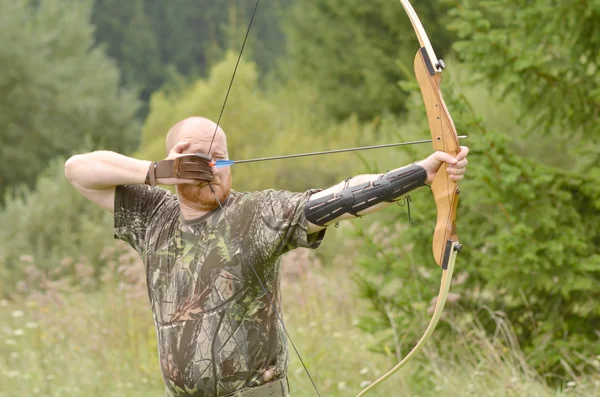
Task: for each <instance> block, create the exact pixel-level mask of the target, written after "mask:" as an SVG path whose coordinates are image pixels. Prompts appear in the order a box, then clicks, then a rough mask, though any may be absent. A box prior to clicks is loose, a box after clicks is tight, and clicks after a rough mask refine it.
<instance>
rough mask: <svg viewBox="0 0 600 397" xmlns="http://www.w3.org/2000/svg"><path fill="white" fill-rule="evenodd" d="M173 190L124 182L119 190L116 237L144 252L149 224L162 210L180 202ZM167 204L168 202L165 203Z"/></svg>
mask: <svg viewBox="0 0 600 397" xmlns="http://www.w3.org/2000/svg"><path fill="white" fill-rule="evenodd" d="M174 197H175V196H174V195H173V193H171V192H169V191H168V190H166V189H163V188H160V187H150V186H146V185H120V186H117V188H116V190H115V212H114V237H115V238H116V239H120V240H124V241H126V242H127V243H128V244H129V245H130V246H131V247H132V248H133V249H135V250H136V251H137V252H138V253H139V254H140V255H142V254H143V253H144V250H145V246H146V236H147V229H148V225H149V224H150V223H151V221H152V220H153V218H156V216H157V214H158V212H159V209H160V210H163V209H165V208H168V207H169V205H168V204H169V203H171V206H172V205H173V204H175V205H176V202H175V200H174ZM165 204H167V205H165Z"/></svg>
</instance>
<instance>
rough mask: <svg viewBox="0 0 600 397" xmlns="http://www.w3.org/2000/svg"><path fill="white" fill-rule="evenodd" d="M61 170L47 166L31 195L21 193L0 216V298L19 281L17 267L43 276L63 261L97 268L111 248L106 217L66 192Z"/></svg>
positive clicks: (59, 162)
mask: <svg viewBox="0 0 600 397" xmlns="http://www.w3.org/2000/svg"><path fill="white" fill-rule="evenodd" d="M63 167H64V160H61V159H60V158H57V159H55V160H53V161H52V163H51V165H50V166H49V167H48V169H47V170H46V171H45V172H44V173H42V174H41V175H40V176H39V178H38V181H37V183H36V185H35V189H34V190H32V189H29V188H26V187H23V188H22V189H21V190H19V191H18V192H16V193H14V194H13V195H10V196H8V197H7V198H6V204H5V206H4V208H2V210H0V225H2V228H0V282H1V283H4V284H5V285H4V286H2V285H1V284H0V296H1V295H5V294H7V293H9V292H11V291H13V290H14V287H15V285H16V282H17V281H20V280H21V279H22V278H23V275H24V271H25V269H24V266H22V264H23V263H27V262H33V263H35V264H36V267H37V268H39V269H40V270H43V271H45V270H49V269H53V268H57V267H58V266H59V264H60V263H61V261H62V260H63V259H65V258H84V260H85V262H86V263H89V264H91V265H92V266H94V267H95V268H98V267H99V266H100V264H101V263H102V262H101V259H100V253H101V252H102V250H103V249H104V248H105V247H106V246H110V245H111V244H112V243H113V239H112V235H111V233H110V230H111V227H112V217H111V216H110V214H108V213H106V211H104V210H102V209H100V208H99V207H97V206H95V205H93V204H92V203H90V202H89V201H88V200H87V199H85V198H84V197H83V196H81V194H80V193H79V192H77V191H76V190H75V189H74V188H73V187H72V186H71V184H70V183H69V181H68V180H67V178H65V177H64V171H63ZM26 258H28V259H27V260H25V259H26Z"/></svg>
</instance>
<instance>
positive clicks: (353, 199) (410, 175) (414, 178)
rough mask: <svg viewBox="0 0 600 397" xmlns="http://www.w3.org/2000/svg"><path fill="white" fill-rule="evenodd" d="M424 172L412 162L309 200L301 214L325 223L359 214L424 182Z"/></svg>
mask: <svg viewBox="0 0 600 397" xmlns="http://www.w3.org/2000/svg"><path fill="white" fill-rule="evenodd" d="M426 178H427V172H426V171H425V169H424V168H423V167H421V166H419V165H416V164H412V165H410V166H408V167H404V168H401V169H399V170H395V171H391V172H388V173H385V174H383V175H381V176H380V177H379V178H378V179H376V180H374V181H370V182H365V183H361V184H359V185H355V186H348V187H346V188H344V189H343V190H342V191H341V192H339V193H335V194H333V193H332V194H329V195H327V196H324V197H320V198H317V199H314V200H309V201H308V202H307V203H306V205H305V207H304V215H305V216H306V219H308V221H309V222H311V223H313V224H315V225H319V226H327V223H329V222H331V221H332V220H334V219H336V218H338V217H339V216H341V215H342V214H345V213H350V214H352V215H354V216H356V217H358V216H359V215H358V213H359V212H361V211H363V210H365V209H367V208H369V207H372V206H374V205H375V204H378V203H381V202H383V201H387V202H394V201H396V200H399V199H400V198H402V196H404V195H406V194H407V193H410V192H411V191H413V190H415V189H416V188H419V187H421V186H424V185H425V180H426Z"/></svg>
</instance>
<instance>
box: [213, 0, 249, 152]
mask: <svg viewBox="0 0 600 397" xmlns="http://www.w3.org/2000/svg"><path fill="white" fill-rule="evenodd" d="M258 3H260V0H256V3H255V4H254V10H252V16H251V17H250V23H249V24H248V29H246V35H245V36H244V41H243V42H242V48H240V53H239V55H238V58H237V62H236V63H235V68H233V75H232V76H231V80H230V81H229V87H228V88H227V94H225V100H224V101H223V106H221V112H220V113H219V118H218V120H217V125H216V126H215V132H214V133H213V136H212V139H211V141H210V146H209V147H208V153H206V154H208V155H209V156H210V150H211V149H212V145H213V142H214V141H215V136H216V135H217V131H218V130H219V125H220V124H221V118H222V117H223V112H224V111H225V106H226V105H227V99H229V93H230V92H231V87H232V86H233V80H235V74H236V73H237V70H238V66H239V65H240V61H241V60H242V54H243V53H244V48H245V47H246V41H248V35H250V28H252V22H254V17H255V16H256V10H257V9H258Z"/></svg>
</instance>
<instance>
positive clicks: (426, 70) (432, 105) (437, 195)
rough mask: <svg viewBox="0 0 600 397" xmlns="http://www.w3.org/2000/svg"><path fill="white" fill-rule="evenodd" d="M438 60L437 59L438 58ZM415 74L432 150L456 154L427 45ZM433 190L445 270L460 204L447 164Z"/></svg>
mask: <svg viewBox="0 0 600 397" xmlns="http://www.w3.org/2000/svg"><path fill="white" fill-rule="evenodd" d="M436 62H437V61H436ZM414 68H415V75H416V77H417V82H418V83H419V88H420V89H421V94H422V96H423V101H424V103H425V110H426V111H427V119H428V121H429V128H430V130H431V139H432V142H433V149H434V150H436V151H442V152H446V153H449V154H451V155H452V156H457V155H458V152H459V151H460V145H459V143H458V137H457V133H456V127H455V126H454V122H453V121H452V117H450V114H449V112H448V108H447V107H446V103H445V102H444V99H443V98H442V92H441V90H440V83H441V72H439V71H437V70H436V68H434V67H433V65H432V64H431V57H429V56H428V54H427V50H426V48H425V47H422V48H421V49H420V50H419V51H418V52H417V54H416V55H415V61H414ZM431 191H432V192H433V197H434V199H435V204H436V207H437V221H436V225H435V231H434V233H433V243H432V249H433V257H434V258H435V261H436V263H437V264H438V266H441V267H442V268H443V269H446V267H447V265H448V254H449V252H448V247H451V246H452V244H448V242H449V241H452V242H458V236H457V232H456V224H455V221H454V220H455V218H456V207H457V205H458V193H459V190H458V187H457V185H456V182H454V181H452V180H450V179H449V178H448V173H447V172H446V164H445V163H444V164H442V166H441V167H440V169H439V171H438V172H437V174H436V177H435V179H434V180H433V183H432V184H431Z"/></svg>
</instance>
